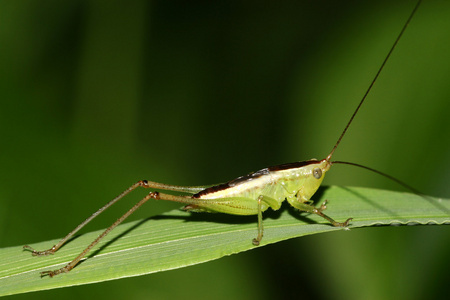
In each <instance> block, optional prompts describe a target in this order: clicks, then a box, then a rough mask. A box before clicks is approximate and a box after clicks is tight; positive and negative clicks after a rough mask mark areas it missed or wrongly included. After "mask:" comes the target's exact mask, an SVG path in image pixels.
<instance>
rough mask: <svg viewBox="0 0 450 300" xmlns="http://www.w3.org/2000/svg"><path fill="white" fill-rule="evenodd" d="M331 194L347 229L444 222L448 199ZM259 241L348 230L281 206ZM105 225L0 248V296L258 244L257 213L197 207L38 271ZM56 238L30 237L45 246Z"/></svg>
mask: <svg viewBox="0 0 450 300" xmlns="http://www.w3.org/2000/svg"><path fill="white" fill-rule="evenodd" d="M319 194H320V202H321V201H323V200H324V199H330V200H331V202H330V203H329V204H328V206H329V208H328V212H327V213H328V214H329V215H330V216H332V217H333V218H335V219H336V220H338V221H341V220H345V219H346V218H347V217H353V218H354V220H353V221H352V223H351V227H350V228H360V227H367V226H375V225H392V224H429V223H432V224H449V223H450V214H449V211H450V200H449V199H435V198H431V197H428V196H427V197H426V199H424V198H423V197H421V196H417V195H413V194H408V193H398V192H391V191H383V190H376V189H365V188H343V187H329V188H323V189H321V190H320V191H319ZM265 216H266V218H265V220H264V228H265V231H264V238H263V240H262V243H261V246H264V245H268V244H272V243H276V242H279V241H283V240H286V239H290V238H294V237H299V236H304V235H309V234H316V233H323V232H329V231H336V230H345V229H342V228H336V227H332V226H330V225H329V224H327V223H326V222H325V221H324V220H323V219H322V218H320V217H318V216H315V215H306V214H299V213H298V212H297V211H295V210H293V209H291V208H290V207H287V206H284V207H283V208H282V209H281V210H280V211H278V212H270V213H266V214H265ZM101 232H102V230H100V231H96V232H90V233H87V234H83V235H81V236H79V237H77V238H75V239H73V240H72V241H69V243H68V244H66V245H65V246H64V247H62V248H61V249H60V250H59V251H58V252H57V253H56V254H55V255H52V256H47V257H32V256H31V255H30V253H29V252H25V253H23V252H22V250H21V248H22V247H20V246H19V247H10V248H4V249H0V258H1V262H0V295H10V294H16V293H24V292H29V291H37V290H46V289H53V288H59V287H65V286H73V285H81V284H88V283H95V282H101V281H106V280H113V279H119V278H125V277H132V276H139V275H144V274H150V273H154V272H159V271H165V270H171V269H176V268H181V267H185V266H189V265H194V264H198V263H202V262H207V261H210V260H213V259H218V258H220V257H223V256H227V255H232V254H235V253H239V252H242V251H247V250H250V249H253V248H255V247H254V246H253V245H252V243H251V240H252V238H254V237H255V236H256V216H249V217H240V216H229V215H223V214H195V215H191V214H189V213H186V212H182V211H178V210H175V211H171V212H168V213H166V214H163V215H161V216H157V217H152V218H149V219H146V220H140V221H135V222H130V223H126V224H123V225H120V226H119V227H118V228H116V230H114V231H113V232H112V233H111V234H110V235H109V236H107V237H106V238H105V239H104V240H103V241H102V242H101V243H100V244H99V246H98V247H97V248H95V249H94V251H93V252H92V253H91V254H89V255H88V258H89V259H87V260H85V261H82V262H81V263H80V264H79V265H78V266H77V267H76V268H74V269H73V270H72V271H71V272H69V273H67V274H61V275H58V276H56V277H54V278H48V277H44V278H40V277H39V272H41V271H46V270H52V269H57V268H60V267H62V266H64V265H65V264H66V263H68V262H69V261H71V260H72V259H73V258H74V257H75V256H76V255H77V254H78V253H80V252H81V251H82V250H83V249H84V248H85V247H86V246H87V245H88V244H89V243H90V241H92V240H93V239H94V238H95V237H97V236H98V235H99V234H100V233H101ZM56 242H58V240H53V241H48V242H43V243H39V244H34V245H33V247H35V248H36V249H46V248H49V247H50V246H52V245H53V244H55V243H56Z"/></svg>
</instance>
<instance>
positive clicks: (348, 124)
mask: <svg viewBox="0 0 450 300" xmlns="http://www.w3.org/2000/svg"><path fill="white" fill-rule="evenodd" d="M421 2H422V0H419V1H418V2H417V4H416V6H415V7H414V9H413V11H412V12H411V14H410V15H409V18H408V20H407V21H406V23H405V25H403V28H402V30H401V31H400V34H399V35H398V36H397V39H396V40H395V42H394V44H393V45H392V48H391V50H389V53H388V54H387V56H386V58H385V59H384V61H383V63H382V64H381V67H380V68H379V69H378V72H377V74H376V75H375V77H374V78H373V80H372V82H371V83H370V85H369V88H368V89H367V91H366V93H365V94H364V96H363V97H362V99H361V102H359V104H358V107H356V109H355V112H354V113H353V115H352V117H351V118H350V121H348V123H347V126H345V128H344V131H342V134H341V136H340V137H339V139H338V140H337V142H336V144H335V145H334V147H333V149H332V150H331V152H330V154H328V156H327V158H326V160H327V161H331V156H333V153H334V151H335V150H336V148H337V147H338V145H339V143H340V142H341V140H342V138H343V137H344V135H345V133H346V132H347V129H348V127H349V126H350V124H351V123H352V121H353V119H354V118H355V116H356V114H357V113H358V111H359V108H360V107H361V105H362V104H363V103H364V100H366V98H367V95H368V94H369V93H370V90H371V89H372V87H373V85H374V84H375V81H377V79H378V76H379V75H380V73H381V71H382V70H383V68H384V66H385V65H386V62H387V61H388V59H389V57H390V56H391V54H392V52H394V49H395V47H396V46H397V43H398V41H400V38H401V37H402V35H403V33H404V32H405V30H406V27H408V25H409V22H410V21H411V19H412V18H413V16H414V14H415V13H416V11H417V9H418V8H419V6H420V3H421Z"/></svg>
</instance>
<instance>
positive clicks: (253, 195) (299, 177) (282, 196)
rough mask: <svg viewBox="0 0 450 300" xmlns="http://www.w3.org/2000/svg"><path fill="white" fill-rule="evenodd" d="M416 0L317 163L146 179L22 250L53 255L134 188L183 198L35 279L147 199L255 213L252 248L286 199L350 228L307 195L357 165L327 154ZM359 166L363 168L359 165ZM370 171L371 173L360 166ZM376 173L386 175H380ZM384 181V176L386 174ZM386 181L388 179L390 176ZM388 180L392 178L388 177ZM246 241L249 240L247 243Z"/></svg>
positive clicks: (160, 196) (189, 207)
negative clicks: (55, 238) (338, 168)
mask: <svg viewBox="0 0 450 300" xmlns="http://www.w3.org/2000/svg"><path fill="white" fill-rule="evenodd" d="M420 2H421V1H418V3H417V5H416V7H415V8H414V10H413V11H412V13H411V15H410V17H409V18H408V20H407V21H406V23H405V25H404V27H403V28H402V30H401V32H400V34H399V35H398V37H397V39H396V40H395V42H394V44H393V46H392V48H391V49H390V51H389V53H388V54H387V56H386V58H385V60H384V61H383V63H382V64H381V67H380V68H379V70H378V72H377V74H376V75H375V77H374V79H373V80H372V82H371V84H370V85H369V87H368V89H367V91H366V93H365V94H364V96H363V97H362V99H361V101H360V103H359V104H358V106H357V107H356V109H355V111H354V113H353V115H352V116H351V118H350V120H349V121H348V123H347V125H346V126H345V128H344V130H343V131H342V133H341V135H340V136H339V138H338V140H337V142H336V143H335V145H334V147H333V148H332V150H331V152H330V153H329V155H328V156H327V157H326V158H324V159H322V160H316V159H312V160H307V161H301V162H294V163H288V164H283V165H277V166H273V167H268V168H264V169H261V170H259V171H257V172H253V173H250V174H247V175H244V176H241V177H238V178H237V179H234V180H232V181H229V182H227V183H224V184H220V185H214V186H196V187H185V186H175V185H169V184H163V183H157V182H152V181H147V180H141V181H138V182H137V183H135V184H133V185H132V186H131V187H129V188H128V189H127V190H125V191H124V192H122V193H121V194H120V195H119V196H117V197H116V198H114V199H113V200H111V201H110V202H108V203H107V204H106V205H105V206H103V207H102V208H100V209H99V210H98V211H96V212H95V213H94V214H92V215H91V216H90V217H89V218H87V219H86V220H85V221H84V222H82V223H81V224H80V225H78V226H77V227H76V228H75V229H74V230H72V231H71V232H70V233H69V234H68V235H67V236H66V237H64V238H63V239H62V240H61V241H60V242H58V243H57V244H56V245H54V246H53V247H51V248H50V249H47V250H44V251H37V250H35V249H33V248H32V247H30V246H28V245H25V246H24V249H27V250H30V251H31V252H32V255H34V256H42V255H49V254H54V253H55V252H57V251H58V249H59V248H60V247H61V246H62V245H64V244H65V243H66V242H67V241H68V240H69V239H70V238H72V237H73V236H74V235H75V234H76V233H77V232H78V231H79V230H80V229H81V228H82V227H84V226H85V225H86V224H87V223H89V222H90V221H91V220H93V219H94V218H95V217H97V216H98V215H99V214H100V213H102V212H103V211H104V210H106V209H107V208H109V207H110V206H112V205H113V204H115V203H116V202H117V201H119V200H120V199H122V198H123V197H125V196H126V195H127V194H129V193H130V192H132V191H133V190H135V189H136V188H139V187H143V188H149V189H152V190H153V189H154V190H166V191H172V192H182V193H184V194H187V195H182V196H180V195H171V194H166V193H163V192H157V191H151V192H149V193H148V195H147V196H145V197H144V198H143V199H142V200H140V201H139V202H138V203H136V204H135V205H134V206H133V207H132V208H131V209H130V210H128V211H127V212H126V213H125V214H124V215H123V216H122V217H120V218H119V219H118V220H117V221H116V222H114V223H113V224H112V225H111V226H110V227H108V228H107V229H106V230H105V231H104V232H103V233H102V234H101V235H100V236H98V237H97V238H96V239H95V240H94V241H93V242H92V243H91V244H90V245H89V246H88V247H87V248H86V249H85V250H83V251H82V252H81V253H80V254H79V255H78V256H77V257H76V258H75V259H74V260H72V261H71V262H70V263H69V264H67V265H66V266H64V267H62V268H61V269H58V270H52V271H44V272H41V276H50V277H53V276H55V275H58V274H61V273H67V272H69V271H70V270H72V269H73V268H74V267H75V266H76V265H77V264H78V263H79V262H80V261H81V259H83V258H84V257H85V256H86V254H87V253H88V252H89V251H90V250H91V249H92V248H93V247H95V246H96V245H97V243H98V242H99V241H101V240H102V239H103V238H104V237H105V236H106V235H107V234H108V233H109V232H111V231H112V230H113V229H114V228H115V227H117V226H118V225H119V224H120V223H122V222H123V221H124V220H125V219H126V218H128V217H129V216H130V215H131V214H132V213H133V212H135V211H136V210H137V209H138V208H139V207H140V206H142V205H143V204H144V203H145V202H147V201H149V200H150V199H155V200H166V201H173V202H179V203H183V204H185V206H184V209H185V210H187V211H191V212H219V213H226V214H234V215H257V220H258V226H257V233H256V237H255V238H254V239H253V240H252V243H253V245H255V246H258V245H259V244H260V242H261V240H262V239H263V235H264V228H263V216H262V215H263V212H265V211H266V210H268V209H269V208H271V209H272V210H278V209H280V207H281V204H282V203H283V202H284V201H285V200H287V201H288V202H289V204H290V205H291V206H293V207H294V208H296V209H298V210H300V211H304V212H307V213H311V214H316V215H318V216H320V217H322V218H324V219H326V220H327V221H328V222H330V223H331V225H333V226H336V227H347V226H349V225H350V221H351V220H352V218H348V219H346V220H345V221H343V222H338V221H335V220H334V219H332V218H331V217H330V216H328V215H326V214H324V213H323V211H324V210H325V209H326V207H327V206H326V205H327V203H326V202H324V203H323V204H322V205H321V206H320V207H318V208H317V207H315V206H314V205H313V201H312V200H311V198H312V196H313V195H314V194H315V192H316V191H317V189H318V188H319V186H320V185H321V183H322V181H323V179H324V176H325V174H326V172H327V171H328V170H329V169H330V168H331V166H332V165H333V164H344V163H345V164H351V165H355V166H360V165H357V164H353V163H348V162H341V161H332V157H333V154H334V152H335V150H336V149H337V147H338V146H339V144H340V142H341V140H342V138H343V137H344V136H345V134H346V132H347V130H348V128H349V126H350V125H351V123H352V121H353V119H354V117H355V116H356V115H357V113H358V111H359V109H360V108H361V106H362V104H363V103H364V101H365V99H366V97H367V95H368V94H369V92H370V91H371V89H372V87H373V85H374V83H375V82H376V80H377V78H378V76H379V75H380V73H381V71H382V70H383V68H384V66H385V64H386V62H387V60H388V59H389V57H390V55H391V53H392V52H393V50H394V49H395V47H396V45H397V43H398V41H399V40H400V38H401V36H402V35H403V33H404V31H405V29H406V27H407V25H408V24H409V22H410V20H411V19H412V17H413V15H414V13H415V12H416V10H417V8H418V6H419V5H420ZM360 167H363V166H360ZM363 168H366V169H369V170H372V171H374V170H373V169H370V168H367V167H363ZM376 172H377V173H379V174H381V175H384V176H387V175H386V174H383V173H381V172H378V171H376ZM388 177H390V176H388ZM390 178H391V177H390ZM391 179H392V178H391ZM249 242H250V241H249Z"/></svg>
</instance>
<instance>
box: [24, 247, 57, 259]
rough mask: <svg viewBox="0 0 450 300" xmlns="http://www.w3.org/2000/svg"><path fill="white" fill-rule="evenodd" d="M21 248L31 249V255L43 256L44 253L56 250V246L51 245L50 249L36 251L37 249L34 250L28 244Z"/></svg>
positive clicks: (47, 253)
mask: <svg viewBox="0 0 450 300" xmlns="http://www.w3.org/2000/svg"><path fill="white" fill-rule="evenodd" d="M23 249H24V250H30V251H31V255H33V256H45V255H50V254H53V253H55V251H56V246H53V247H51V248H50V249H48V250H44V251H37V250H34V248H33V247H30V246H28V245H25V246H23Z"/></svg>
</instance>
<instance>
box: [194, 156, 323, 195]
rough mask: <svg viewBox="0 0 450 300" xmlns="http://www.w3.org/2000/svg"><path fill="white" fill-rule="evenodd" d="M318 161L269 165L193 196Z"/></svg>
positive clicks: (224, 188)
mask: <svg viewBox="0 0 450 300" xmlns="http://www.w3.org/2000/svg"><path fill="white" fill-rule="evenodd" d="M318 162H319V161H318V160H317V159H311V160H306V161H299V162H294V163H288V164H282V165H277V166H272V167H268V168H265V169H261V170H259V171H256V172H253V173H250V174H247V175H244V176H241V177H238V178H236V179H233V180H231V181H228V182H226V183H223V184H219V185H215V186H212V187H209V188H206V189H204V190H203V191H200V192H198V193H197V194H194V195H192V198H200V197H203V196H206V195H208V194H212V193H215V192H218V191H222V190H226V189H228V188H232V187H235V186H237V185H239V184H243V183H245V182H247V181H250V180H253V179H256V178H259V177H261V176H264V175H268V174H269V173H270V172H272V171H281V170H288V169H295V168H301V167H304V166H307V165H311V164H316V163H318Z"/></svg>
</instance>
